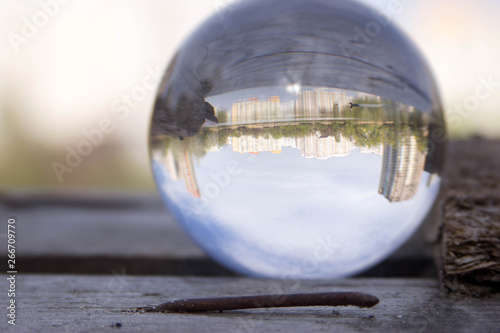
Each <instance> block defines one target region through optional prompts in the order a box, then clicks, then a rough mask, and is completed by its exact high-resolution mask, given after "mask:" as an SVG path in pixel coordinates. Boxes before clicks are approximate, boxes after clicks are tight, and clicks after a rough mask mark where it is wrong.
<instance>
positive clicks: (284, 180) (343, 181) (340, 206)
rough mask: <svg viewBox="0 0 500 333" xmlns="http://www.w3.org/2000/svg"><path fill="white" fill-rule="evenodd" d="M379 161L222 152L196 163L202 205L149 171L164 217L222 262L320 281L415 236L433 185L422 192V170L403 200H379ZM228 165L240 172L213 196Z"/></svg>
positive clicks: (294, 152) (290, 151) (292, 152)
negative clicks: (296, 273) (164, 206)
mask: <svg viewBox="0 0 500 333" xmlns="http://www.w3.org/2000/svg"><path fill="white" fill-rule="evenodd" d="M381 162H382V158H381V157H380V156H377V155H374V154H362V153H359V152H358V151H357V150H354V151H353V152H352V153H351V154H350V155H348V156H344V157H333V158H329V159H326V160H318V159H315V158H304V157H302V156H301V155H300V150H298V149H294V148H289V147H286V148H284V149H283V151H282V152H281V154H271V153H269V152H261V153H260V154H259V155H257V156H255V155H251V154H241V153H238V152H233V151H232V149H231V147H229V146H226V147H224V148H223V149H222V150H221V151H219V152H214V153H207V155H206V157H204V158H202V159H201V160H199V163H195V165H196V166H195V172H196V178H197V180H198V185H199V188H200V191H201V198H195V197H193V196H191V195H190V194H189V193H188V192H187V191H186V187H185V184H184V181H183V180H178V181H172V180H171V179H170V177H169V175H168V173H167V171H166V170H165V169H164V168H163V167H162V166H161V165H160V164H159V163H158V162H153V163H154V166H153V170H154V172H155V176H156V179H157V182H158V186H159V190H160V193H161V194H162V196H163V197H164V200H165V201H166V202H167V203H168V205H169V208H170V210H171V211H172V212H173V213H174V215H176V217H177V218H178V220H179V221H183V222H182V223H181V224H182V226H183V227H184V228H185V229H186V230H187V232H188V233H189V234H190V235H191V237H193V239H194V240H195V241H196V242H197V243H198V245H200V246H201V247H202V248H203V249H204V250H205V251H207V252H208V253H210V254H211V255H212V256H213V257H214V258H216V259H217V260H219V261H220V262H221V263H223V264H225V265H228V266H230V267H232V268H233V269H236V270H238V271H240V272H243V273H245V274H251V275H260V276H268V277H283V274H285V275H286V274H291V272H292V271H294V269H295V268H297V267H298V268H299V269H301V270H303V273H302V274H303V276H302V277H305V278H313V277H316V278H320V277H341V276H345V275H347V274H352V273H354V272H357V271H359V270H361V269H365V268H367V267H369V266H371V265H374V264H375V263H377V262H378V261H379V260H381V259H383V258H384V257H385V256H387V255H388V254H390V253H391V252H392V251H394V250H395V249H396V248H398V247H399V246H400V245H401V244H402V243H403V242H404V241H405V240H406V239H407V238H408V237H409V236H410V235H411V234H412V233H413V232H414V230H415V229H416V228H417V227H418V225H419V224H420V223H421V222H422V221H423V219H424V217H425V216H426V214H427V212H428V210H429V209H430V207H431V206H432V204H433V201H434V198H435V196H436V195H437V192H438V188H439V181H436V182H433V183H431V185H430V187H428V186H427V184H426V183H427V181H428V177H429V174H428V173H426V172H424V175H423V177H422V179H421V180H420V186H419V189H418V191H417V193H416V195H415V196H414V197H413V198H412V199H411V200H407V201H404V202H396V203H391V202H389V201H388V200H387V199H386V198H385V197H384V196H382V195H380V194H378V184H379V178H380V172H381V171H380V168H381ZM229 163H236V165H238V167H239V168H241V169H242V171H241V173H239V174H236V175H233V176H231V177H230V181H229V182H228V183H229V184H228V185H221V186H219V188H218V190H216V191H214V190H213V184H215V182H214V178H213V176H212V175H213V174H217V173H219V172H220V171H221V170H226V166H227V165H228V164H229ZM209 184H212V185H209ZM322 244H323V246H322ZM324 244H328V245H327V246H326V247H325V245H324ZM325 248H326V249H325ZM327 250H328V251H331V252H332V253H330V254H329V255H328V259H327V258H324V257H323V256H326V254H323V253H322V251H323V252H324V251H327ZM311 263H314V265H315V266H314V267H313V268H306V266H307V265H312V264H311Z"/></svg>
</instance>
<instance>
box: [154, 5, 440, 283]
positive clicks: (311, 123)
mask: <svg viewBox="0 0 500 333" xmlns="http://www.w3.org/2000/svg"><path fill="white" fill-rule="evenodd" d="M390 15H391V13H390V12H387V13H377V12H374V11H373V10H371V9H370V8H367V7H366V6H364V5H361V4H358V3H356V2H351V1H343V0H307V1H306V0H253V1H242V2H239V3H237V4H234V5H232V6H231V8H230V10H226V11H223V12H222V13H219V14H215V15H214V16H213V17H212V18H210V19H209V20H208V21H206V22H205V23H204V24H203V25H202V26H200V27H199V28H198V29H197V30H196V31H195V33H194V34H193V35H192V36H191V37H190V38H189V39H188V40H187V41H186V42H185V43H184V44H183V46H182V47H181V48H180V49H179V50H178V51H177V53H176V55H175V57H174V58H173V60H172V61H171V63H170V65H169V66H168V68H167V70H166V73H165V76H164V79H163V82H162V84H161V87H160V89H159V91H158V96H157V100H156V103H155V107H154V112H153V117H152V124H151V143H150V145H151V159H152V169H153V173H154V176H155V179H156V182H157V186H158V189H159V191H160V193H161V195H162V197H163V199H164V201H165V203H166V205H167V206H168V208H169V210H170V211H171V212H172V214H173V215H174V216H175V217H176V219H177V221H178V222H179V223H180V224H181V225H182V227H183V228H184V229H185V231H186V232H187V233H188V234H189V235H190V237H191V238H192V239H193V240H194V241H195V242H196V243H197V244H198V245H199V246H200V247H201V248H202V249H204V251H205V252H206V253H207V254H208V255H209V256H211V257H212V258H214V259H215V260H217V261H218V262H219V263H221V264H223V265H225V266H226V267H228V268H230V269H232V270H234V271H236V272H239V273H241V274H246V275H250V276H258V277H270V278H295V279H305V278H338V277H345V276H350V275H354V274H357V273H360V272H362V271H363V270H366V269H367V268H370V267H371V266H373V265H375V264H377V263H379V262H380V261H381V260H383V259H384V258H386V257H387V256H388V255H390V254H391V253H392V252H394V251H395V250H396V249H397V248H398V247H399V246H400V245H402V244H403V243H404V242H405V241H406V240H407V239H408V238H409V237H410V236H411V235H412V233H414V231H415V230H416V229H417V228H418V226H419V225H420V224H421V223H422V222H423V220H424V219H425V217H426V215H427V214H428V212H429V210H430V209H431V207H432V206H433V204H434V202H435V200H436V197H437V195H438V192H439V190H440V182H441V172H442V160H443V147H442V146H441V145H440V144H439V143H438V142H435V141H434V140H433V135H432V133H444V121H443V115H442V110H441V106H440V101H439V96H438V94H437V91H436V87H435V83H434V79H433V77H432V75H431V74H430V72H429V70H428V67H427V66H426V64H425V62H424V60H423V59H422V57H421V56H420V54H419V52H418V50H417V49H416V48H415V46H414V45H413V44H412V43H411V42H410V41H409V40H408V39H407V37H405V36H404V35H403V34H402V33H401V32H400V31H399V30H398V29H397V28H396V27H395V26H394V25H393V24H392V23H391V22H390V21H391V17H390Z"/></svg>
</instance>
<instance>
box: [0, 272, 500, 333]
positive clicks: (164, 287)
mask: <svg viewBox="0 0 500 333" xmlns="http://www.w3.org/2000/svg"><path fill="white" fill-rule="evenodd" d="M0 281H1V282H0V290H6V288H7V284H6V281H5V279H2V280H0ZM327 291H359V292H366V293H370V294H373V295H376V296H377V297H379V299H380V303H379V304H378V305H376V306H375V307H373V308H370V309H359V308H355V307H338V308H329V307H311V308H277V309H253V310H239V311H233V312H231V311H228V312H223V313H208V314H158V313H133V312H122V310H126V309H129V308H134V307H138V306H144V305H157V304H159V303H162V302H164V301H168V300H174V299H182V298H194V297H213V296H238V295H258V294H261V295H262V294H272V293H297V292H306V293H307V292H327ZM16 296H17V300H16V304H17V305H18V306H17V321H16V323H17V325H16V327H15V328H14V327H10V325H8V324H7V321H6V318H5V315H2V317H3V318H2V320H1V321H0V330H1V331H2V332H116V330H117V326H116V324H117V323H119V324H120V325H121V327H120V332H135V331H147V332H171V331H186V332H214V331H216V332H226V331H227V332H263V331H273V332H336V331H338V332H359V331H372V330H375V331H384V332H400V331H403V330H404V331H410V332H427V331H436V332H438V331H439V332H475V331H477V332H498V329H499V328H500V316H498V313H499V312H500V298H499V297H492V298H488V299H482V300H478V299H468V298H463V299H460V298H446V297H443V296H441V295H440V293H439V285H438V282H437V281H436V280H430V279H366V278H365V279H346V280H314V281H312V280H310V281H278V280H260V279H248V278H194V277H191V278H189V277H186V278H174V277H137V276H129V275H127V274H126V272H120V271H116V272H113V274H111V275H108V276H75V275H26V274H19V275H18V280H17V293H16ZM3 311H6V310H5V308H4V310H3Z"/></svg>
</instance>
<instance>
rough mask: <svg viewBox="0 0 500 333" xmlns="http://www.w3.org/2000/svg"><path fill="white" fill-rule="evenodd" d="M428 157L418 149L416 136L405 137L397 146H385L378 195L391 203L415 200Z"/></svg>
mask: <svg viewBox="0 0 500 333" xmlns="http://www.w3.org/2000/svg"><path fill="white" fill-rule="evenodd" d="M426 155H427V154H426V153H425V152H422V151H420V150H419V149H418V145H417V138H416V137H415V136H414V135H412V136H405V137H403V138H402V139H401V140H400V142H399V143H398V144H397V146H392V145H384V154H383V157H382V169H381V174H380V182H379V188H378V193H380V194H382V195H383V196H384V197H386V198H387V199H388V200H389V201H391V202H398V201H405V200H409V199H411V198H413V196H414V195H415V193H416V192H417V190H418V186H419V184H420V179H421V177H422V172H423V170H424V164H425V158H426Z"/></svg>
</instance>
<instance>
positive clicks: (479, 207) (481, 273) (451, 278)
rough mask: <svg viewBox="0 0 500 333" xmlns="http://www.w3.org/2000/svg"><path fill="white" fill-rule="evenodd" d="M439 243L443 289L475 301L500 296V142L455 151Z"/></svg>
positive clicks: (452, 148) (477, 141) (455, 145)
mask: <svg viewBox="0 0 500 333" xmlns="http://www.w3.org/2000/svg"><path fill="white" fill-rule="evenodd" d="M442 216H443V221H442V227H441V238H440V239H439V242H440V244H439V247H438V250H439V254H438V256H439V262H440V266H441V269H440V273H441V274H440V275H441V281H442V283H443V287H444V288H446V289H447V290H449V291H452V292H458V293H463V294H466V295H472V296H483V295H488V294H489V293H491V292H499V291H500V141H487V140H481V139H474V140H469V141H463V142H455V143H453V144H452V145H450V149H449V163H448V168H447V175H446V188H445V191H444V199H443V213H442Z"/></svg>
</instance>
